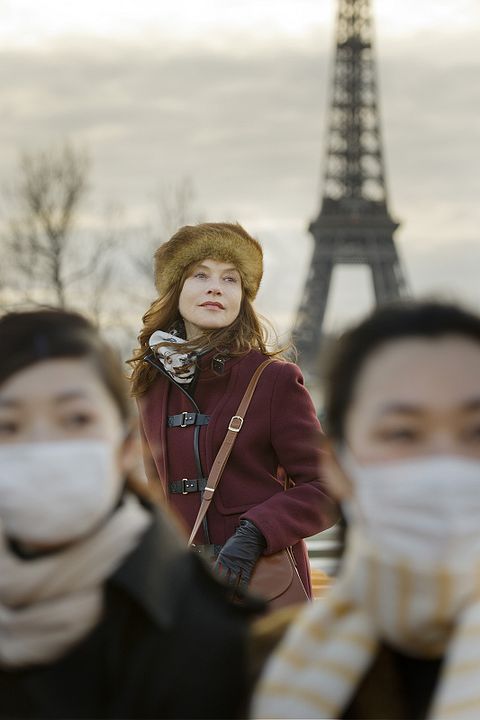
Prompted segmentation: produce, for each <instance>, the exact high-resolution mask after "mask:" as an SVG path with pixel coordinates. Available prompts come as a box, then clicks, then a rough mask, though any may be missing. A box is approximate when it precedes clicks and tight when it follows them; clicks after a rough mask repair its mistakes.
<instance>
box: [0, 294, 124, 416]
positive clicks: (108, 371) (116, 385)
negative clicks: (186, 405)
mask: <svg viewBox="0 0 480 720" xmlns="http://www.w3.org/2000/svg"><path fill="white" fill-rule="evenodd" d="M0 348H1V353H0V385H1V384H2V383H4V382H5V380H8V378H9V377H11V376H12V375H14V374H15V373H17V372H18V371H19V370H23V369H25V368H27V367H29V366H30V365H35V364H36V363H38V362H42V361H43V360H52V359H58V358H79V359H85V360H88V361H90V362H91V364H92V366H93V367H94V369H95V370H96V372H97V375H98V377H99V378H100V380H101V381H102V383H103V384H104V385H105V388H106V389H107V390H108V392H109V393H110V395H111V397H112V399H113V400H114V402H115V404H116V406H117V408H118V410H119V413H120V415H121V417H122V419H123V420H129V419H130V418H131V416H132V406H131V401H130V400H129V399H128V393H127V386H126V379H125V377H124V374H123V370H122V364H121V361H120V358H119V357H118V356H117V354H116V353H115V352H114V350H113V349H112V348H111V347H110V346H109V345H108V344H107V343H106V342H105V341H104V340H103V339H102V338H101V337H100V334H99V332H98V330H97V329H96V327H95V326H94V325H92V323H91V322H89V320H87V319H86V318H84V317H83V316H82V315H79V314H78V313H74V312H69V311H66V310H58V309H55V308H48V309H41V310H31V311H22V312H10V313H7V314H6V315H4V316H3V317H1V318H0Z"/></svg>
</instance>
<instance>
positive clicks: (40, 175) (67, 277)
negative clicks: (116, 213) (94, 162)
mask: <svg viewBox="0 0 480 720" xmlns="http://www.w3.org/2000/svg"><path fill="white" fill-rule="evenodd" d="M89 172H90V161H89V158H88V155H87V153H86V152H85V151H82V150H78V149H75V148H74V147H73V146H72V145H71V144H69V143H66V144H65V145H64V146H63V147H60V148H54V149H52V150H50V151H48V152H47V151H40V152H35V153H24V154H23V155H22V156H21V159H20V165H19V178H18V181H17V183H16V185H15V186H14V188H13V191H12V192H11V193H10V194H11V195H12V199H13V201H14V203H15V206H16V208H15V211H14V212H13V215H12V216H11V217H10V219H9V221H8V224H7V237H6V243H5V245H6V249H7V264H8V266H9V269H10V271H11V272H10V279H11V285H12V289H13V293H14V296H15V298H16V300H17V303H29V304H31V303H33V304H37V303H40V304H43V303H50V304H53V305H57V306H59V307H67V306H69V307H77V308H78V309H83V310H86V311H91V312H93V314H94V315H97V314H98V312H96V309H95V308H98V307H99V304H100V300H99V298H100V295H101V294H102V292H104V290H105V289H106V284H107V279H108V278H107V276H108V271H107V268H106V266H105V263H104V260H105V257H106V255H107V254H108V252H109V250H110V249H111V247H112V238H111V233H106V234H105V233H104V234H103V235H100V236H99V235H98V233H96V235H97V237H95V238H92V237H91V238H90V239H89V241H87V240H86V238H85V236H84V237H82V234H81V233H79V232H78V228H77V224H78V219H79V213H80V208H81V204H82V202H83V200H84V198H85V195H86V193H87V191H88V177H89ZM84 283H86V284H87V285H88V293H85V292H82V284H84ZM88 298H90V299H91V300H92V302H91V303H90V304H91V305H92V307H91V308H89V307H86V305H87V306H88V302H87V300H88Z"/></svg>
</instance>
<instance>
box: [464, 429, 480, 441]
mask: <svg viewBox="0 0 480 720" xmlns="http://www.w3.org/2000/svg"><path fill="white" fill-rule="evenodd" d="M462 435H463V437H464V438H465V440H467V441H469V442H478V443H480V425H474V426H472V427H469V428H467V429H466V430H464V431H463V433H462Z"/></svg>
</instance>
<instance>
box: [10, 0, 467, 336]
mask: <svg viewBox="0 0 480 720" xmlns="http://www.w3.org/2000/svg"><path fill="white" fill-rule="evenodd" d="M372 4H373V8H374V12H375V39H376V45H375V48H376V56H377V61H378V64H379V75H380V90H381V103H380V105H381V114H382V123H383V136H384V141H385V148H384V149H385V155H386V164H387V176H388V183H389V194H390V209H391V212H392V214H393V215H394V216H395V217H396V218H397V219H399V220H400V221H401V223H402V225H401V228H400V229H399V231H398V232H397V234H396V240H397V245H398V249H399V252H400V254H401V257H402V259H403V262H404V266H405V272H406V275H407V278H408V282H409V285H410V288H411V290H412V292H413V293H415V294H423V293H425V292H431V291H441V292H442V293H443V294H447V295H450V296H453V297H457V298H459V299H463V300H465V301H467V302H468V303H470V304H475V305H478V307H479V308H480V282H479V279H478V276H479V272H478V269H479V266H480V239H479V227H480V211H479V202H478V198H479V196H480V180H479V162H480V150H479V148H480V122H479V117H480V82H479V77H480V42H479V38H480V3H478V0H376V1H375V2H373V3H372ZM335 12H336V0H235V1H234V0H175V2H167V1H166V0H128V1H127V0H115V1H111V0H82V2H66V1H65V0H41V2H39V1H38V0H0V53H1V55H0V113H1V122H0V153H1V158H2V162H1V163H0V184H2V185H3V184H5V183H7V182H9V181H10V179H11V178H12V177H13V176H14V173H15V169H16V165H17V160H18V154H19V152H20V151H21V150H36V149H43V148H46V147H49V146H51V145H52V144H54V143H56V142H61V141H63V140H65V139H70V140H72V141H74V142H76V143H79V144H80V145H82V146H84V147H86V148H88V150H89V153H90V155H91V157H92V159H93V172H92V183H91V184H92V190H91V195H90V198H89V203H87V205H88V208H86V209H88V213H89V216H90V217H92V215H94V214H95V213H97V212H98V213H100V212H102V211H103V208H104V207H105V206H106V205H109V204H116V205H120V206H122V207H123V208H124V218H125V222H126V223H128V224H131V225H132V226H137V225H141V224H142V223H145V222H148V221H150V220H151V219H152V217H154V196H155V193H156V192H157V191H158V188H159V187H161V186H162V185H164V184H166V183H176V182H180V181H181V179H182V178H185V177H190V178H191V179H192V181H193V183H194V186H195V190H196V196H197V197H196V205H197V206H198V210H199V211H200V212H201V213H202V214H203V216H204V217H205V218H208V219H210V220H221V219H237V220H238V221H240V222H241V223H242V224H244V225H245V227H246V228H247V229H248V230H250V231H252V232H253V233H256V234H257V236H258V237H259V238H260V240H262V241H263V244H264V248H265V254H266V274H265V282H264V284H263V289H262V291H261V294H260V297H259V307H260V309H261V310H263V311H264V312H266V313H267V314H269V315H274V316H275V317H276V319H277V323H278V325H279V327H280V329H286V328H287V327H288V325H289V323H290V322H291V320H292V318H293V315H294V312H295V308H296V306H297V304H298V302H299V300H300V294H301V290H302V287H303V282H304V276H305V270H306V267H307V265H308V261H309V254H310V253H311V239H310V237H309V236H308V233H307V232H306V227H307V225H308V222H309V221H310V220H311V219H312V218H313V217H314V216H315V215H316V214H317V213H318V210H319V204H320V196H321V182H322V164H323V154H324V139H325V118H326V103H327V89H328V86H329V81H330V66H331V61H332V55H333V48H334V37H333V35H334V18H335ZM371 293H372V291H371V289H370V285H369V282H368V276H367V273H366V271H365V270H364V269H363V268H346V269H343V268H342V269H340V270H339V271H338V272H337V273H336V275H335V277H334V285H333V289H332V293H331V298H330V304H329V309H328V321H329V324H330V325H331V326H332V325H333V326H339V325H341V324H342V323H344V322H345V321H346V320H350V319H353V318H354V317H356V316H357V314H358V313H359V312H363V311H364V310H366V309H367V308H368V307H369V305H370V304H371V302H372V294H371Z"/></svg>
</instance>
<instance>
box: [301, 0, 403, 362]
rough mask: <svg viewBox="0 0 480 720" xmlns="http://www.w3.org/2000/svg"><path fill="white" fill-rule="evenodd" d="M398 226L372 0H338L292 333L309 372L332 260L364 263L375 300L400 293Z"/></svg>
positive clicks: (319, 334) (317, 343) (317, 345)
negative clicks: (317, 186)
mask: <svg viewBox="0 0 480 720" xmlns="http://www.w3.org/2000/svg"><path fill="white" fill-rule="evenodd" d="M397 227H398V223H396V222H395V221H394V220H393V219H392V218H391V216H390V213H389V211H388V207H387V188H386V182H385V170H384V161H383V152H382V139H381V132H380V118H379V111H378V98H377V82H376V68H375V59H374V55H373V50H372V21H371V10H370V0H338V16H337V31H336V53H335V62H334V73H333V87H332V96H331V103H330V117H329V125H328V141H327V149H326V165H325V173H324V186H323V198H322V204H321V209H320V213H319V215H318V217H317V218H316V219H315V220H314V221H313V222H312V223H311V224H310V227H309V230H310V232H311V234H312V235H313V238H314V251H313V257H312V261H311V264H310V269H309V274H308V277H307V281H306V285H305V289H304V295H303V299H302V303H301V306H300V309H299V311H298V315H297V319H296V324H295V328H294V333H293V337H294V341H295V343H296V346H297V349H298V351H299V356H300V363H301V365H302V367H303V368H304V369H305V370H307V372H308V368H310V369H311V370H314V368H315V364H316V360H317V357H318V353H319V349H320V343H321V338H322V325H323V319H324V315H325V308H326V304H327V299H328V293H329V289H330V281H331V276H332V271H333V269H334V267H335V265H338V264H362V265H367V266H369V267H370V269H371V272H372V280H373V288H374V293H375V299H376V302H377V303H378V304H380V303H382V302H385V301H387V300H391V299H394V298H396V297H399V296H401V295H402V294H404V291H405V282H404V278H403V273H402V269H401V265H400V262H399V257H398V254H397V250H396V247H395V244H394V241H393V233H394V231H395V230H396V228H397Z"/></svg>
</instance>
